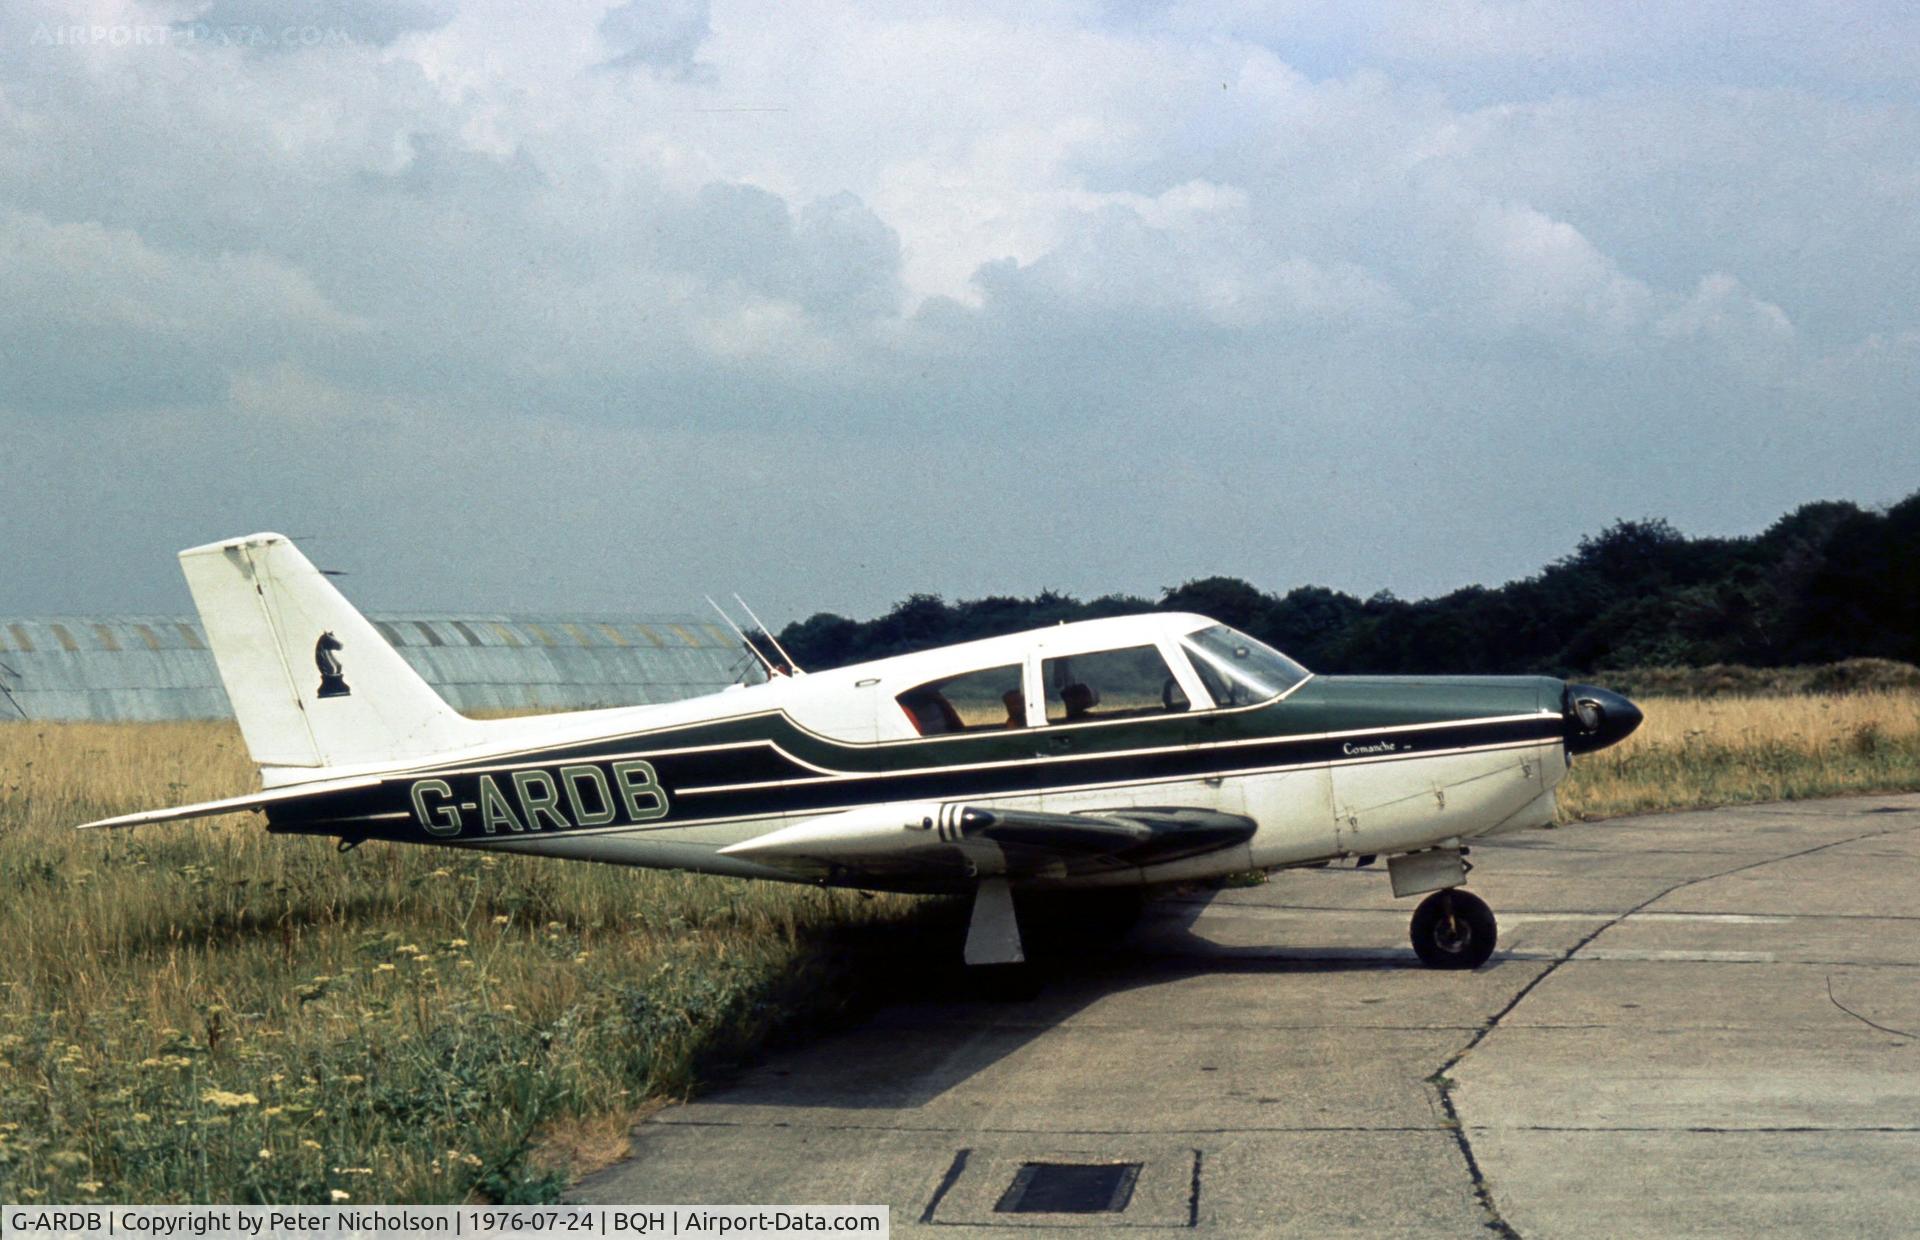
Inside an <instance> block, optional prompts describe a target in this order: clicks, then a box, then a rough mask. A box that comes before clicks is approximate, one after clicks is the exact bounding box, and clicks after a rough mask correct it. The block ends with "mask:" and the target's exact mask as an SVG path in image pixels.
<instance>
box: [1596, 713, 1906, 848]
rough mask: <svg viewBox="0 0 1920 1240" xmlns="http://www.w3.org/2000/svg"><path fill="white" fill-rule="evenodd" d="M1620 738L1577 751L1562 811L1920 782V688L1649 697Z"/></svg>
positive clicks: (1832, 792) (1612, 810) (1902, 787)
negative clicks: (1635, 725)
mask: <svg viewBox="0 0 1920 1240" xmlns="http://www.w3.org/2000/svg"><path fill="white" fill-rule="evenodd" d="M1639 705H1640V706H1641V708H1642V709H1643V710H1644V711H1645V712H1646V722H1645V723H1643V724H1642V725H1641V726H1640V728H1639V730H1638V731H1636V732H1635V733H1634V734H1633V735H1632V736H1630V737H1628V738H1627V739H1626V740H1625V741H1623V742H1622V743H1620V744H1618V745H1615V746H1613V747H1612V748H1609V749H1603V750H1601V751H1600V752H1599V753H1593V754H1586V755H1583V756H1580V757H1577V758H1575V759H1574V766H1573V772H1572V774H1571V775H1570V776H1569V777H1568V779H1567V782H1566V783H1565V784H1563V785H1562V786H1561V790H1560V811H1561V817H1562V819H1563V820H1573V819H1591V818H1610V817H1613V816H1615V815H1618V814H1632V813H1641V812H1645V811H1648V810H1658V809H1688V808H1695V807H1699V806H1706V805H1732V804H1737V803H1741V802H1753V801H1781V800H1793V799H1797V798H1802V797H1821V796H1839V795H1841V794H1844V793H1860V792H1887V791H1911V790H1914V789H1920V692H1916V691H1913V690H1883V691H1875V692H1868V693H1850V694H1768V695H1761V696H1754V697H1723V698H1692V697H1674V698H1659V697H1650V698H1645V699H1642V700H1641V701H1640V702H1639Z"/></svg>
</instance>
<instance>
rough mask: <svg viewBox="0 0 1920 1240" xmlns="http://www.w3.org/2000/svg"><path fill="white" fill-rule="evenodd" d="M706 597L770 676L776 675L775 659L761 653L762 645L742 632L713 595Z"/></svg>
mask: <svg viewBox="0 0 1920 1240" xmlns="http://www.w3.org/2000/svg"><path fill="white" fill-rule="evenodd" d="M706 599H707V606H709V607H711V608H713V609H714V610H715V611H717V612H719V613H720V618H721V619H722V620H725V621H726V622H727V627H728V628H730V629H732V630H733V632H734V636H736V637H738V638H739V639H740V640H741V641H742V642H744V643H745V644H746V647H747V650H748V652H749V653H751V654H752V655H753V657H754V658H755V659H756V660H757V661H758V662H759V664H760V666H761V667H763V668H765V669H766V671H767V675H768V676H773V675H775V674H776V673H775V672H774V670H773V660H772V659H769V658H768V657H767V656H766V655H764V654H761V653H760V647H758V646H756V645H754V644H753V639H752V638H751V637H748V636H747V635H746V634H745V633H744V632H742V631H741V629H740V626H739V625H737V624H735V623H734V622H733V617H732V616H729V615H728V614H727V613H726V611H725V610H724V609H723V608H722V607H721V606H720V604H718V603H716V602H714V601H713V596H712V595H711V594H709V595H707V596H706Z"/></svg>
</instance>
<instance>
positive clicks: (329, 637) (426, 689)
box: [180, 534, 482, 786]
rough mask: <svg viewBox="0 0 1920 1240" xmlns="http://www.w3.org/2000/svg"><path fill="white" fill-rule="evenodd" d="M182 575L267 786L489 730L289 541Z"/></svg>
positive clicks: (437, 748) (267, 539)
mask: <svg viewBox="0 0 1920 1240" xmlns="http://www.w3.org/2000/svg"><path fill="white" fill-rule="evenodd" d="M180 568H181V571H182V572H184V573H185V574H186V578H187V588H188V589H189V590H191V591H192V593H193V603H194V606H195V607H196V608H197V609H198V610H199V612H200V623H201V624H202V625H203V626H204V627H205V629H206V632H207V644H208V645H209V646H210V647H212V649H213V657H214V662H215V663H216V664H218V665H219V668H220V680H221V682H222V683H223V684H224V685H225V686H226V689H227V697H228V699H229V700H230V701H231V702H232V703H233V713H234V716H235V717H236V718H237V719H238V720H239V722H240V732H241V735H242V736H243V737H245V738H246V742H247V751H248V753H250V754H251V755H252V756H253V760H254V761H255V762H257V763H259V764H260V765H261V767H263V768H267V769H266V770H265V778H266V782H267V784H268V785H269V786H272V785H274V784H276V783H289V782H295V781H297V780H301V779H309V778H314V777H316V775H315V774H309V773H307V772H306V771H303V770H292V771H285V772H284V773H280V772H276V771H275V770H274V769H273V768H286V767H293V768H314V767H332V766H353V765H359V764H362V763H379V762H396V761H404V760H406V759H409V758H419V757H426V756H429V755H432V754H436V753H441V752H444V751H446V750H451V749H461V748H465V747H467V746H469V745H472V744H475V743H477V742H478V741H479V739H480V733H481V731H482V725H481V724H480V723H478V722H476V721H475V720H471V719H468V718H466V717H465V716H464V715H461V714H460V713H458V712H457V711H455V710H454V709H453V708H452V707H451V706H448V705H447V703H446V701H445V700H444V699H442V698H441V697H440V695H439V694H438V693H435V692H434V691H433V688H432V686H430V685H428V684H427V682H426V681H425V680H422V679H421V678H420V675H419V673H417V672H415V671H414V670H413V668H412V667H411V666H410V665H409V664H408V663H407V661H406V660H405V659H403V658H401V657H400V654H399V652H398V651H396V650H395V649H394V648H393V647H392V646H391V645H389V644H388V643H387V641H386V640H385V639H384V638H382V637H381V636H380V633H379V631H378V630H376V629H375V628H374V627H373V625H372V624H371V623H369V622H368V620H367V618H366V617H365V616H362V615H361V614H360V613H359V612H358V611H357V610H355V609H354V606H353V604H351V603H349V602H347V600H346V598H345V596H343V595H342V594H341V593H340V591H338V590H337V589H335V588H334V586H333V583H332V582H330V581H328V580H327V579H326V577H324V576H322V575H321V573H320V570H318V569H316V568H315V567H314V566H313V564H312V562H311V561H309V560H308V559H307V557H306V556H304V555H302V554H301V553H300V551H299V549H298V548H297V547H295V546H294V545H293V543H292V542H291V541H289V540H288V539H287V538H286V536H285V535H282V534H249V535H248V536H246V537H245V538H233V539H228V540H226V541H224V542H217V543H208V544H207V545H205V546H202V547H189V548H188V549H187V550H185V551H182V552H181V553H180ZM316 774H317V773H316ZM276 776H277V777H276Z"/></svg>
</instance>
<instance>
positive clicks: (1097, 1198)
mask: <svg viewBox="0 0 1920 1240" xmlns="http://www.w3.org/2000/svg"><path fill="white" fill-rule="evenodd" d="M1139 1178H1140V1164H1139V1163H1054V1162H1029V1163H1021V1164H1020V1170H1018V1171H1016V1172H1015V1173H1014V1176H1013V1183H1011V1184H1009V1185H1007V1191H1006V1192H1004V1193H1002V1194H1000V1200H999V1202H998V1204H996V1205H995V1206H994V1207H993V1209H994V1213H996V1214H1118V1213H1119V1212H1120V1211H1122V1210H1124V1209H1126V1208H1127V1203H1128V1202H1130V1201H1132V1200H1133V1186H1134V1184H1135V1183H1136V1182H1137V1181H1138V1180H1139Z"/></svg>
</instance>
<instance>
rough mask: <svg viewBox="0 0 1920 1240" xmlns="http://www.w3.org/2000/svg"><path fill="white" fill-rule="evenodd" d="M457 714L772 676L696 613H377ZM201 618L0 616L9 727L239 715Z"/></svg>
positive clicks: (635, 701) (607, 700) (656, 697)
mask: <svg viewBox="0 0 1920 1240" xmlns="http://www.w3.org/2000/svg"><path fill="white" fill-rule="evenodd" d="M368 619H370V620H372V621H373V623H374V626H375V627H376V628H378V629H379V630H380V632H381V634H382V635H383V636H384V637H385V638H386V639H387V640H388V641H389V642H391V643H393V645H394V648H395V649H397V650H399V652H400V653H401V654H402V655H403V656H405V658H406V660H407V662H409V663H411V664H412V665H413V666H414V668H415V669H416V670H417V671H419V673H420V674H421V675H422V676H423V677H425V678H426V680H427V682H428V683H429V684H431V685H433V687H434V688H436V689H438V690H439V691H440V692H441V694H442V695H444V696H445V697H446V699H447V701H448V702H450V703H451V704H452V705H453V707H454V708H455V709H456V710H461V711H527V710H583V709H588V708H592V707H597V706H637V705H644V704H647V703H651V702H670V701H674V700H676V699H678V698H687V697H694V696H697V695H699V694H702V693H714V692H717V691H719V690H721V689H724V688H726V687H727V686H728V685H730V684H733V683H735V682H736V681H739V680H741V679H743V678H745V679H748V680H758V679H760V677H759V675H758V674H757V671H756V670H755V667H754V665H753V662H752V659H751V658H750V657H749V656H748V655H747V653H746V651H745V650H744V649H742V647H741V645H740V642H739V640H738V639H737V638H735V637H734V636H733V634H731V633H729V632H727V631H726V630H725V629H723V628H721V627H720V626H719V625H717V624H712V623H709V622H706V621H703V620H699V619H696V618H694V617H689V616H641V617H635V616H488V615H457V616H455V615H434V614H421V613H410V614H407V615H404V616H400V615H388V614H381V615H369V616H368ZM232 716H233V711H232V708H231V707H230V706H229V705H228V704H227V694H226V690H225V689H224V688H222V687H221V684H220V673H219V671H218V669H217V668H215V666H214V662H213V654H212V652H211V651H209V650H208V649H207V641H206V634H205V633H204V632H203V631H202V630H201V628H200V622H199V621H198V620H195V619H189V618H186V617H181V616H36V617H23V618H20V619H7V618H0V720H4V719H92V720H155V719H229V718H232Z"/></svg>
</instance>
